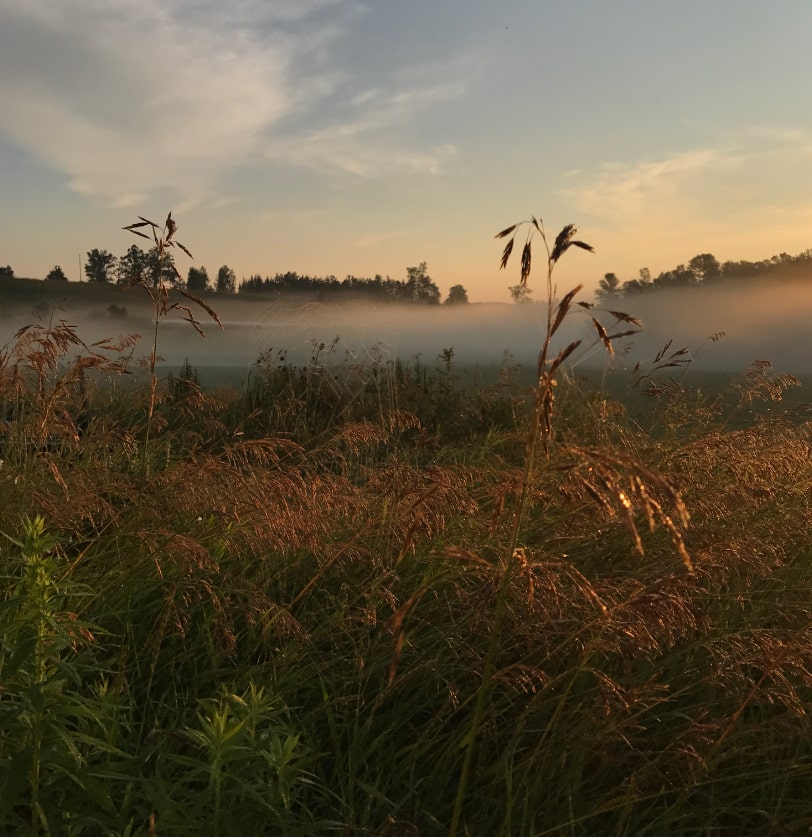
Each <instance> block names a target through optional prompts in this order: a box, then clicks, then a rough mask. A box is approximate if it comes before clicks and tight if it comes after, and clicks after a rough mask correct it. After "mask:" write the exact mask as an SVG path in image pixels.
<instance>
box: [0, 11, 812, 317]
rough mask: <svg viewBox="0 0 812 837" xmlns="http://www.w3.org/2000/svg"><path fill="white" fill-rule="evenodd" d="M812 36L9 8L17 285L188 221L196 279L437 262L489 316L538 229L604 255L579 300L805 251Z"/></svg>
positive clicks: (540, 279)
mask: <svg viewBox="0 0 812 837" xmlns="http://www.w3.org/2000/svg"><path fill="white" fill-rule="evenodd" d="M810 36H812V3H810V2H809V0H780V1H779V2H775V3H765V2H763V0H713V2H709V0H681V2H679V3H675V2H672V0H612V2H607V0H572V2H566V3H562V2H549V1H548V0H500V2H495V0H487V2H486V0H408V2H403V0H229V2H223V0H137V2H132V0H127V2H124V0H0V265H4V264H9V265H11V266H12V268H13V269H14V271H15V274H16V275H18V276H29V277H38V278H39V277H43V276H44V275H45V274H46V273H47V272H48V271H49V270H50V269H51V268H52V267H53V266H54V265H55V264H59V265H61V266H62V267H63V269H64V270H65V272H66V273H67V274H68V276H69V278H71V279H78V278H79V266H80V263H82V262H84V260H85V257H86V252H87V251H88V250H90V249H92V248H96V247H97V248H100V249H107V250H109V251H111V252H113V253H115V254H116V255H121V254H122V253H124V252H125V251H126V249H127V248H128V247H129V246H130V245H131V244H133V243H138V240H137V239H135V238H133V237H132V236H131V235H129V234H128V233H126V232H124V231H123V230H122V229H121V228H122V227H123V226H125V225H126V224H129V223H132V222H133V221H135V220H136V219H137V216H139V215H143V216H145V217H147V218H150V219H153V220H156V221H163V219H164V218H165V217H166V214H167V212H168V211H169V210H171V211H172V212H173V217H174V218H175V219H176V220H177V222H178V224H179V229H178V233H177V238H178V239H179V240H180V241H181V242H182V243H183V244H185V245H186V246H187V247H188V248H189V250H190V251H191V252H192V254H193V255H194V262H191V261H189V260H188V259H186V257H185V256H183V255H182V254H179V255H178V266H179V268H180V269H181V272H183V273H184V274H185V272H186V270H188V267H189V266H191V265H195V266H198V267H199V266H201V265H202V266H205V267H206V268H207V269H208V272H209V274H210V275H214V274H216V272H217V269H218V268H219V266H220V265H222V264H228V265H229V266H230V267H232V268H233V269H234V270H235V272H236V274H237V278H238V281H239V280H240V279H242V278H244V277H245V278H247V277H248V276H249V275H251V274H255V273H259V274H261V275H263V276H266V275H273V274H274V273H276V272H285V271H288V270H295V271H297V272H299V273H306V274H310V275H319V276H324V275H329V274H332V275H335V276H338V277H339V278H343V277H344V276H345V275H347V274H353V275H356V276H373V275H375V274H376V273H380V274H382V275H384V276H386V275H389V276H391V277H393V278H395V279H403V278H404V277H405V275H406V267H407V266H411V265H417V264H419V263H420V262H423V261H425V262H427V263H428V272H429V274H430V276H431V277H432V279H433V280H434V281H435V282H436V283H437V285H438V286H439V288H440V290H441V291H442V293H443V295H445V294H446V293H447V292H448V289H449V288H450V287H451V286H452V285H455V284H462V285H463V286H464V287H465V288H466V289H467V291H468V295H469V298H470V300H471V301H473V302H488V301H504V302H508V301H509V300H510V294H509V292H508V287H509V286H510V285H514V284H516V283H517V281H518V278H519V273H518V270H519V268H518V262H516V263H512V264H511V265H509V267H508V269H507V270H506V271H500V270H499V258H500V255H501V249H502V245H503V244H504V242H500V241H497V240H495V239H494V234H495V233H496V232H498V231H499V230H501V229H502V228H504V227H506V226H508V225H509V224H512V223H514V222H517V221H521V220H524V219H527V218H529V217H530V216H531V215H535V216H536V217H539V218H541V219H542V221H543V222H544V225H545V227H546V229H547V231H548V233H549V234H550V235H551V237H554V236H555V234H556V233H557V232H558V230H559V229H560V228H561V227H562V226H564V225H565V224H568V223H573V224H575V225H576V226H577V227H578V228H579V233H578V237H579V238H580V239H582V240H584V241H586V242H588V243H589V244H591V245H592V246H593V247H594V248H595V253H594V254H590V253H587V252H585V251H583V250H575V249H573V250H570V251H569V252H568V253H567V254H566V255H565V258H564V259H562V261H561V263H560V264H559V266H558V267H557V277H558V278H557V281H558V284H559V286H565V285H572V284H574V283H577V282H583V283H584V284H585V286H586V288H587V290H590V289H592V288H594V287H595V286H596V285H597V282H598V280H599V279H600V278H601V277H602V276H603V275H604V273H607V272H614V273H617V275H618V276H619V277H620V279H621V280H622V281H625V280H627V279H631V278H634V277H636V276H637V274H638V271H639V269H640V268H642V267H648V268H649V269H650V270H651V272H652V274H654V275H655V276H656V275H657V274H658V273H659V272H660V271H663V270H667V269H670V268H672V267H674V266H675V265H677V264H678V263H681V262H687V261H689V260H690V258H691V257H692V256H694V255H696V254H698V253H704V252H710V253H713V254H714V255H715V256H716V257H717V258H718V259H720V261H725V260H727V259H734V260H739V259H748V260H757V259H762V258H769V257H770V256H772V255H774V254H777V253H780V252H788V253H791V254H795V253H798V252H801V251H804V250H807V249H808V248H810V247H812V107H810V106H809V79H810V78H812V50H810V49H809V47H808V45H809V40H810ZM536 246H537V247H539V246H540V243H539V245H536ZM536 252H537V257H536V261H535V265H536V266H535V270H534V272H533V274H531V278H530V284H531V286H534V287H535V288H536V297H537V298H538V297H540V296H541V295H542V294H543V287H544V276H543V273H542V269H541V262H542V260H541V258H539V256H540V255H541V251H540V250H537V251H536Z"/></svg>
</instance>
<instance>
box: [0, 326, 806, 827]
mask: <svg viewBox="0 0 812 837" xmlns="http://www.w3.org/2000/svg"><path fill="white" fill-rule="evenodd" d="M76 341H77V335H76V333H75V332H74V331H73V330H72V329H71V328H69V327H66V326H64V325H59V324H56V325H54V324H52V325H51V326H47V327H46V326H38V327H33V328H31V329H30V330H28V331H27V332H26V333H25V334H23V335H21V336H20V337H19V338H18V339H17V341H16V342H15V343H13V344H12V345H10V346H9V347H7V350H6V352H5V354H4V355H3V357H2V364H1V365H0V373H2V375H1V376H0V386H1V387H2V391H0V404H2V409H3V413H2V416H3V426H2V438H1V439H0V445H2V453H1V454H0V458H2V460H3V462H2V467H0V531H2V533H3V536H4V537H3V543H2V546H1V547H0V549H1V550H2V551H1V552H0V554H1V555H2V559H3V563H2V566H3V592H2V601H1V603H0V683H2V691H0V725H1V727H2V732H3V734H2V738H0V742H1V743H0V822H2V824H3V826H2V828H3V830H4V831H5V832H7V833H12V832H13V833H39V834H48V833H51V834H87V833H98V834H142V833H152V834H173V833H174V834H190V833H207V834H223V835H226V834H234V835H237V834H247V833H251V834H316V833H322V832H326V833H340V834H391V835H405V834H415V835H416V834H443V833H449V832H451V833H455V832H456V833H468V834H483V835H486V834H487V835H491V834H506V835H507V834H528V835H529V834H557V835H558V834H573V835H577V834H584V835H586V834H595V833H612V834H634V835H638V834H666V833H668V834H673V833H681V834H686V833H702V834H722V833H731V832H734V831H739V832H743V833H753V834H770V833H772V834H787V833H799V832H806V831H808V830H809V829H810V827H812V801H810V797H809V792H808V788H809V782H810V778H812V744H810V742H811V741H812V738H810V728H809V716H808V708H809V706H810V701H811V700H812V672H810V667H809V666H810V651H811V650H812V623H811V622H810V615H809V601H810V594H811V593H812V565H811V564H810V537H809V528H810V527H809V523H810V509H809V491H810V459H809V450H810V448H809V436H810V433H809V425H808V424H807V423H806V411H805V408H804V406H803V403H802V402H803V394H802V393H803V388H800V389H799V388H797V387H794V381H793V380H792V379H790V378H789V377H788V376H782V375H780V374H778V373H777V372H775V371H774V370H773V369H772V368H771V367H770V366H769V365H767V364H756V365H754V366H752V367H750V368H749V369H747V370H743V372H742V374H741V375H739V376H736V377H734V378H732V379H730V378H728V379H725V380H723V379H721V378H719V379H713V380H711V379H709V378H704V379H700V380H699V381H694V382H693V384H691V381H692V378H691V377H690V376H689V375H687V374H685V375H683V373H682V370H681V369H680V368H679V367H669V368H665V369H661V370H660V371H659V373H657V374H651V375H649V374H648V372H650V371H651V369H653V368H654V367H655V366H656V365H657V364H654V365H653V366H652V367H651V369H649V370H648V371H646V370H641V371H638V372H637V377H633V376H632V375H631V374H630V373H623V374H620V373H619V376H616V377H612V378H611V379H608V380H604V379H603V378H602V376H600V375H595V376H593V377H591V378H589V377H587V378H583V377H578V378H576V377H573V376H571V375H568V374H567V373H566V369H565V368H564V366H563V365H562V366H560V367H559V370H558V372H557V375H556V379H555V387H554V390H553V389H552V388H550V391H551V392H553V393H554V400H551V401H550V403H549V404H548V405H547V407H548V408H549V415H547V414H544V415H542V416H541V419H543V420H545V421H547V420H549V428H548V429H546V430H545V429H544V427H542V425H538V426H537V427H536V430H535V432H534V431H533V430H532V424H531V421H533V420H534V419H533V416H534V415H535V413H534V410H535V409H536V407H537V406H538V405H539V404H540V403H541V402H540V400H539V392H540V391H541V389H540V388H541V387H542V382H537V383H535V384H534V383H533V382H532V376H531V383H530V385H528V383H527V380H526V379H523V378H522V375H526V370H519V369H516V368H512V367H511V366H510V365H507V366H505V367H504V368H502V369H501V371H500V373H499V374H498V375H496V376H493V378H492V379H491V380H487V381H486V380H484V379H482V378H476V376H473V377H472V373H471V372H469V371H467V370H465V369H457V368H456V366H455V363H454V356H453V352H448V353H445V355H444V356H442V357H441V358H438V361H437V363H434V364H423V365H421V364H419V363H417V362H412V363H410V364H405V365H403V364H400V363H393V362H391V361H389V360H385V361H383V360H382V361H381V362H379V363H376V362H374V361H370V362H365V363H364V364H359V365H355V366H353V365H350V364H346V365H344V366H342V367H340V368H339V367H336V368H332V367H328V366H325V365H323V364H322V363H321V362H320V358H319V352H318V351H317V348H318V347H314V357H313V360H312V362H311V363H309V364H306V365H304V366H293V365H290V364H288V363H285V362H284V361H283V360H281V359H280V357H279V356H278V355H272V356H267V357H265V358H264V359H263V360H261V361H260V362H259V363H258V364H257V365H256V367H255V368H254V369H252V372H251V376H250V378H248V379H247V380H243V381H241V382H240V385H239V386H238V387H229V386H227V385H226V382H225V381H222V380H221V381H220V382H217V381H215V380H212V379H210V380H208V381H207V380H206V376H205V374H203V376H202V378H203V380H202V382H201V381H200V380H199V378H200V375H199V373H198V370H196V369H195V368H194V367H193V366H191V365H186V366H185V367H184V368H182V369H176V370H173V371H171V372H170V374H168V375H164V374H161V375H157V374H156V378H155V384H156V386H155V388H154V391H153V387H152V385H151V383H152V379H151V376H150V374H149V373H148V372H147V373H141V374H137V375H131V374H128V373H130V372H132V371H133V370H135V368H136V366H135V361H134V360H133V359H132V357H133V352H132V348H131V347H127V346H123V347H109V348H106V349H105V348H104V347H95V348H93V347H90V348H88V347H82V346H80V345H77V342H76ZM77 350H78V352H77ZM156 373H157V370H156ZM700 384H701V386H700ZM551 387H552V384H551ZM785 392H786V393H787V395H788V396H789V395H793V396H794V397H795V401H794V402H793V406H788V403H787V401H785V400H782V399H783V396H784V393H785ZM799 392H800V393H801V395H798V393H799ZM551 399H552V396H551ZM545 409H546V407H545ZM538 418H539V417H538V416H537V417H536V420H538ZM539 428H541V429H539ZM531 440H535V442H534V444H530V441H531ZM529 462H530V464H531V467H529V468H528V463H529ZM689 517H690V521H689Z"/></svg>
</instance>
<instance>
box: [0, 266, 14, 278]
mask: <svg viewBox="0 0 812 837" xmlns="http://www.w3.org/2000/svg"><path fill="white" fill-rule="evenodd" d="M13 278H14V271H13V270H12V269H11V265H10V264H7V265H6V266H5V267H0V279H13Z"/></svg>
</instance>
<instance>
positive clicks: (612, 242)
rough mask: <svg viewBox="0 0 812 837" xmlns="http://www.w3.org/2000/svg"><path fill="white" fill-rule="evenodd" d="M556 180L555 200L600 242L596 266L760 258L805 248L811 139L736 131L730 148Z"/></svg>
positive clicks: (810, 212) (811, 202)
mask: <svg viewBox="0 0 812 837" xmlns="http://www.w3.org/2000/svg"><path fill="white" fill-rule="evenodd" d="M563 182H564V183H565V184H566V185H565V186H564V188H562V189H561V190H560V191H559V193H558V194H559V197H560V198H561V199H562V200H564V202H565V203H567V204H568V205H569V206H570V207H572V208H574V210H575V211H576V212H577V215H576V217H577V218H578V221H579V224H580V225H581V226H582V227H584V228H589V230H590V232H589V235H590V236H591V238H590V239H589V240H590V242H592V241H593V239H595V240H596V241H597V242H600V245H599V251H600V258H601V260H602V261H601V265H602V266H603V267H602V268H601V269H606V270H613V271H615V270H619V271H621V272H627V271H630V270H631V269H632V268H633V267H634V268H635V269H636V266H639V265H641V264H648V265H649V266H650V267H651V268H652V269H653V270H654V272H655V273H656V272H658V271H659V270H662V269H666V268H669V267H673V265H674V264H677V263H679V262H681V261H686V260H687V259H688V258H690V257H691V256H692V255H694V254H695V253H700V252H712V253H715V254H716V255H717V257H720V258H722V260H724V259H726V258H731V259H760V258H768V257H769V256H771V255H773V254H774V253H777V252H781V251H782V250H787V251H793V252H798V251H800V250H802V249H804V248H806V247H808V240H809V233H808V230H809V224H810V218H812V198H810V195H812V145H811V144H810V142H809V140H808V138H807V137H806V136H805V135H803V134H801V133H799V132H795V131H789V130H776V131H766V130H763V129H761V128H759V129H754V130H752V131H743V132H741V134H740V135H739V137H738V142H737V144H736V145H733V144H731V145H729V146H726V147H723V146H720V147H716V148H699V149H693V150H689V151H685V152H681V153H678V154H673V155H670V156H668V157H663V158H660V159H655V160H652V159H647V160H641V161H638V162H636V163H616V162H613V163H605V164H603V165H602V166H600V167H599V168H597V169H594V170H591V171H590V170H583V171H579V172H569V173H567V175H566V178H565V179H563ZM632 260H633V261H632Z"/></svg>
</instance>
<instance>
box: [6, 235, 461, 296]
mask: <svg viewBox="0 0 812 837" xmlns="http://www.w3.org/2000/svg"><path fill="white" fill-rule="evenodd" d="M84 274H85V276H86V277H87V279H88V281H90V282H98V283H106V284H116V285H135V284H146V285H152V286H157V285H158V284H160V283H164V284H165V285H169V286H171V287H181V288H184V289H185V290H187V291H190V292H192V293H204V292H206V291H213V292H216V293H219V294H234V293H240V294H264V295H271V296H274V297H279V296H282V295H285V294H291V295H292V294H300V295H301V294H308V295H314V294H315V296H316V298H317V299H319V300H321V301H331V300H338V299H353V300H368V301H374V302H408V303H416V304H421V305H438V304H439V303H440V298H441V294H440V289H439V288H438V287H437V285H436V284H435V283H434V281H433V280H432V278H431V277H430V276H429V273H428V265H427V264H426V262H421V263H420V264H419V265H417V266H416V267H407V268H406V278H405V279H392V278H391V277H389V276H387V277H386V278H385V279H384V278H383V277H382V276H381V275H380V274H377V275H375V276H374V277H373V278H364V277H358V276H350V275H348V276H347V277H346V278H344V279H342V280H339V279H337V278H336V277H335V276H325V277H319V276H307V275H301V274H299V273H296V272H287V273H276V274H275V275H274V276H272V277H271V276H266V277H265V278H263V277H262V276H260V275H259V274H255V275H253V276H251V277H249V278H248V279H246V280H244V281H243V282H242V283H240V285H239V286H238V285H237V277H236V275H235V273H234V271H233V270H232V269H231V268H230V267H229V266H228V265H225V264H224V265H222V266H221V267H220V268H219V270H218V271H217V274H216V276H215V277H214V278H213V279H212V278H210V277H209V273H208V271H207V270H206V268H205V267H190V268H189V270H188V273H187V275H186V278H185V279H183V278H182V277H181V274H180V272H179V271H178V270H177V268H176V266H175V262H174V260H173V258H172V253H171V252H167V251H164V254H163V259H161V257H160V254H159V252H158V248H157V247H153V248H152V249H150V250H146V251H145V250H142V249H141V248H140V247H138V246H137V245H135V244H134V245H132V246H131V247H130V248H129V250H127V252H126V253H125V254H124V255H123V256H121V257H120V258H117V257H116V256H115V255H114V254H113V253H110V252H108V251H107V250H99V249H93V250H89V251H88V253H87V259H86V261H85V264H84ZM13 276H14V271H13V270H12V268H11V267H10V266H8V265H7V266H6V267H0V279H2V278H3V277H6V278H13ZM45 279H46V280H47V281H65V282H66V281H67V276H66V275H65V272H64V270H62V268H61V267H60V266H59V265H55V266H54V267H53V268H52V269H51V270H50V271H49V273H48V275H47V276H46V277H45ZM444 302H445V304H447V305H456V304H460V303H467V302H468V292H467V291H466V290H465V288H464V287H463V286H462V285H454V286H453V287H452V288H451V289H450V290H449V292H448V296H447V297H446V299H445V300H444Z"/></svg>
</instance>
